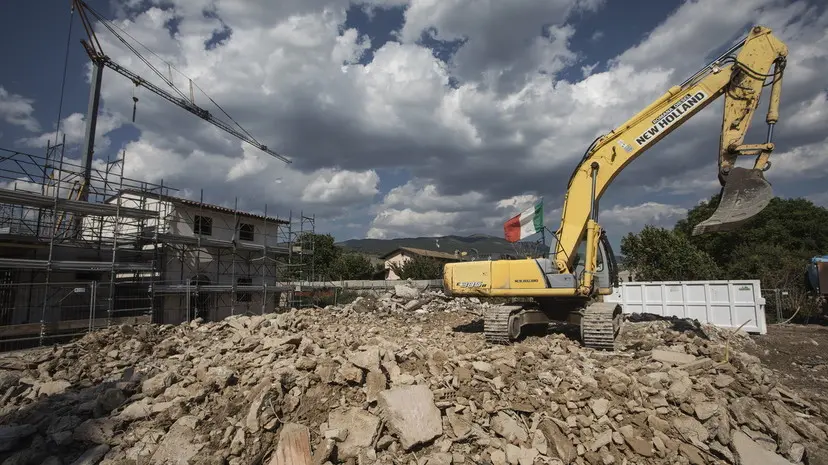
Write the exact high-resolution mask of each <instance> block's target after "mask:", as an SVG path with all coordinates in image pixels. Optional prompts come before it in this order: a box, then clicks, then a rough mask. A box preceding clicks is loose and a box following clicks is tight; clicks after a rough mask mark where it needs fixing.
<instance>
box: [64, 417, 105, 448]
mask: <svg viewBox="0 0 828 465" xmlns="http://www.w3.org/2000/svg"><path fill="white" fill-rule="evenodd" d="M114 431H115V420H113V419H111V418H95V419H89V420H86V421H85V422H83V423H81V424H80V425H79V426H78V427H77V428H75V431H74V432H73V433H72V439H74V440H75V441H81V442H91V443H94V444H110V441H112V435H113V432H114Z"/></svg>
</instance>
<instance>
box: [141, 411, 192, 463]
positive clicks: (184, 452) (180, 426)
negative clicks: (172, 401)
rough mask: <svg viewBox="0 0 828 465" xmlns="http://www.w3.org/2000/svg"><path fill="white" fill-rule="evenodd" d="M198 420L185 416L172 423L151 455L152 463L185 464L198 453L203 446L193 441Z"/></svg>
mask: <svg viewBox="0 0 828 465" xmlns="http://www.w3.org/2000/svg"><path fill="white" fill-rule="evenodd" d="M197 422H198V420H197V418H196V417H194V416H192V415H186V416H183V417H181V418H179V419H178V420H176V422H175V423H173V425H172V426H170V430H169V431H168V432H167V434H165V435H164V438H163V439H162V440H161V443H160V444H158V448H157V449H156V450H155V453H154V454H152V462H153V463H164V462H165V461H169V462H171V463H176V464H186V463H188V462H189V460H190V459H191V458H193V457H194V456H195V455H196V454H197V453H198V451H200V450H201V449H202V448H203V447H204V444H200V443H197V442H196V441H195V427H196V424H197Z"/></svg>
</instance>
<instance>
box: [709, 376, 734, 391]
mask: <svg viewBox="0 0 828 465" xmlns="http://www.w3.org/2000/svg"><path fill="white" fill-rule="evenodd" d="M733 381H735V380H734V379H733V377H732V376H730V375H725V374H719V375H716V378H715V379H713V385H714V386H716V387H717V388H720V389H721V388H725V387H728V386H730V384H731V383H733Z"/></svg>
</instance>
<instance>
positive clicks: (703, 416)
mask: <svg viewBox="0 0 828 465" xmlns="http://www.w3.org/2000/svg"><path fill="white" fill-rule="evenodd" d="M693 411H694V412H695V414H696V417H697V418H698V419H699V420H701V421H705V420H707V419H708V418H710V417H712V416H713V415H715V414H716V412H718V411H719V404H717V403H715V402H697V403H695V404H693Z"/></svg>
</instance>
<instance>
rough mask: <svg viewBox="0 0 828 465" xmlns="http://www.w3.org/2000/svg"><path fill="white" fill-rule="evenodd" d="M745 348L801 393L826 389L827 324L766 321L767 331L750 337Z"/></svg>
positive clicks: (824, 391) (827, 368) (827, 369)
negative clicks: (749, 345) (775, 323)
mask: <svg viewBox="0 0 828 465" xmlns="http://www.w3.org/2000/svg"><path fill="white" fill-rule="evenodd" d="M752 339H753V340H754V341H755V342H756V346H755V347H753V348H751V347H746V350H747V351H748V352H751V353H752V354H753V355H756V356H757V357H759V358H760V359H762V363H763V364H764V365H765V366H766V367H768V368H770V369H772V370H774V371H775V372H776V373H778V375H779V376H780V378H781V379H782V380H783V382H784V383H785V384H786V385H787V386H788V387H790V388H792V389H797V390H799V391H801V392H802V393H803V394H807V393H809V392H810V393H815V394H822V395H824V394H825V393H826V392H828V326H820V325H792V324H786V325H768V333H767V334H765V335H761V336H754V337H753V338H752Z"/></svg>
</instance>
